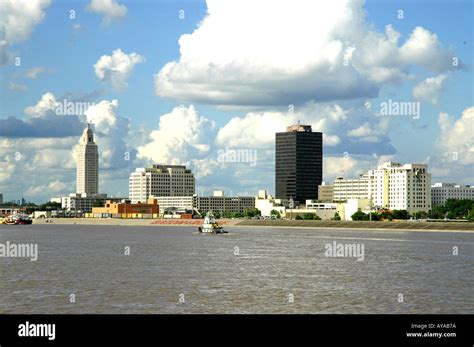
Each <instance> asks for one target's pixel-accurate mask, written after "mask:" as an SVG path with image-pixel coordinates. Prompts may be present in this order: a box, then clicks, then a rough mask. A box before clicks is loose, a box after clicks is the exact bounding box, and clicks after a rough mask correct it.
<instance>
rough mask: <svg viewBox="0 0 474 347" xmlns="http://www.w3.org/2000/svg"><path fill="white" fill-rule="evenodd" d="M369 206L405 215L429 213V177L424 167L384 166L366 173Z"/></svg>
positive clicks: (391, 163)
mask: <svg viewBox="0 0 474 347" xmlns="http://www.w3.org/2000/svg"><path fill="white" fill-rule="evenodd" d="M368 175H369V177H370V180H371V184H370V190H371V193H370V192H369V194H370V195H371V200H372V206H375V207H379V208H388V209H390V210H407V211H408V212H409V213H414V212H419V211H425V212H428V211H430V210H431V174H430V173H428V166H427V165H424V164H405V165H402V164H400V163H393V162H389V163H384V164H382V165H379V166H378V168H377V170H369V172H368Z"/></svg>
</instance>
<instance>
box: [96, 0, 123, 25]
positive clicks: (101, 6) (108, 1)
mask: <svg viewBox="0 0 474 347" xmlns="http://www.w3.org/2000/svg"><path fill="white" fill-rule="evenodd" d="M87 9H88V10H89V11H92V12H96V13H99V14H101V15H103V16H104V19H103V22H104V24H110V23H111V22H113V21H115V20H119V19H122V18H124V17H125V16H126V15H127V12H128V10H127V7H126V6H125V5H122V4H119V3H118V2H117V1H116V0H91V2H90V3H89V4H88V5H87Z"/></svg>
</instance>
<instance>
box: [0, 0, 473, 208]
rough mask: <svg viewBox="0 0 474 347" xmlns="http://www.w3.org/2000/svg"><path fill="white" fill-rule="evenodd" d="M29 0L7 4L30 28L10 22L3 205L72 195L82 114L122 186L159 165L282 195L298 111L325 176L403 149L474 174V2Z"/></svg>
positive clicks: (216, 185) (114, 188) (403, 153)
mask: <svg viewBox="0 0 474 347" xmlns="http://www.w3.org/2000/svg"><path fill="white" fill-rule="evenodd" d="M30 3H31V7H30V10H29V11H27V10H25V8H26V7H23V6H25V5H24V2H22V1H16V2H8V1H6V2H5V3H2V6H3V7H4V8H3V10H4V12H5V13H7V14H8V13H16V12H17V11H20V12H21V11H23V12H24V24H25V25H24V26H22V27H19V26H18V25H17V23H15V22H11V21H10V19H8V18H9V17H8V16H5V17H4V18H2V19H1V21H2V23H1V24H2V27H4V28H5V30H4V32H3V33H2V34H1V35H2V36H1V38H2V39H3V40H4V41H5V45H3V46H2V47H1V48H0V49H1V52H0V53H1V55H0V56H1V63H2V66H1V69H2V86H1V87H0V88H1V90H2V98H1V106H2V107H1V111H0V144H1V146H0V192H1V193H3V195H4V200H5V201H7V200H18V199H20V197H21V196H22V195H23V196H24V197H25V198H26V199H27V200H29V201H33V202H42V201H47V200H49V198H50V197H52V196H61V195H67V194H68V193H70V192H73V191H75V184H76V182H75V174H74V173H75V170H76V157H75V153H76V151H77V146H78V138H79V137H80V134H81V133H82V131H83V129H84V127H85V126H86V124H87V123H91V124H92V127H93V129H94V131H95V132H96V134H97V144H98V146H99V148H100V150H99V169H100V179H99V180H100V181H99V186H100V187H101V188H100V190H101V192H105V193H108V194H109V195H112V196H127V195H128V190H127V188H128V178H129V175H130V173H131V172H133V171H134V170H135V168H137V167H146V166H147V165H149V164H176V165H178V164H179V165H186V166H187V167H189V168H191V169H192V170H193V173H195V175H196V183H197V184H196V193H198V194H201V193H202V192H205V193H210V192H212V191H213V190H217V189H223V190H225V191H228V192H230V191H232V192H233V193H234V194H233V195H240V194H242V195H243V193H244V192H249V193H250V194H254V193H255V192H256V191H258V189H261V188H265V189H268V190H269V191H270V192H272V193H274V192H275V187H274V184H273V182H274V165H275V162H274V136H275V133H277V132H283V131H285V128H286V126H288V125H291V124H296V123H297V121H298V120H300V121H301V122H302V123H304V124H309V125H311V126H312V128H313V130H314V131H318V132H323V133H324V139H323V142H324V149H325V152H324V156H323V157H324V161H323V168H324V172H323V181H326V182H331V181H332V180H334V179H335V178H336V177H338V176H344V177H347V178H355V177H357V176H358V175H359V174H360V173H362V172H364V171H366V170H367V169H369V168H375V167H376V166H377V165H378V164H380V163H383V162H387V161H391V160H392V161H396V162H402V163H420V164H422V163H423V164H428V166H429V169H430V172H431V173H432V175H433V179H432V181H433V182H456V183H458V184H473V183H474V182H473V178H474V174H473V172H474V166H473V165H474V128H473V127H474V126H473V123H474V108H473V106H474V103H473V100H472V85H473V80H472V73H471V72H472V71H471V68H472V61H473V56H472V42H473V40H472V39H473V37H472V36H473V35H472V30H470V19H469V13H472V3H470V2H469V1H459V2H456V3H444V2H433V3H432V4H431V5H430V6H422V4H417V3H411V2H401V3H397V4H395V3H390V2H387V3H384V4H380V3H377V2H376V1H366V2H362V1H352V2H346V1H336V2H334V3H332V2H331V3H317V2H304V1H301V2H296V3H295V2H284V1H283V2H280V3H278V4H277V5H275V4H270V3H266V2H265V1H262V2H259V3H257V4H256V3H251V2H245V1H244V2H241V1H240V2H229V3H228V4H227V5H226V6H222V5H219V2H215V1H208V2H204V1H196V2H183V3H180V2H176V3H170V2H160V1H158V2H157V3H156V7H154V6H155V4H153V3H150V2H141V1H138V2H131V1H110V2H108V4H109V5H110V6H103V7H98V6H96V5H95V4H96V3H97V2H96V1H87V2H78V3H73V4H71V3H68V2H66V1H54V2H51V1H47V0H44V1H31V2H30ZM270 9H271V10H270ZM71 11H73V12H71ZM400 11H401V12H400ZM244 18H245V20H244ZM282 22H283V23H286V24H288V25H283V26H282V25H280V24H281V23H282ZM145 28H146V29H145ZM263 28H267V29H265V30H264V29H263ZM137 37H139V38H140V39H139V40H137V39H136V38H137ZM51 42H54V44H52V43H51ZM262 42H263V43H262ZM309 42H311V43H312V44H310V43H309ZM214 43H219V44H218V45H216V44H214ZM45 47H46V48H47V49H44V48H45ZM58 57H61V58H60V59H58ZM18 58H20V60H18ZM223 76H225V78H224V77H223ZM229 149H230V150H239V151H240V150H242V151H245V150H248V151H251V153H252V154H253V153H255V154H254V155H253V156H252V158H250V159H251V160H250V159H249V158H247V159H246V157H245V156H242V158H243V159H239V160H238V161H232V160H230V159H229V156H228V155H226V156H224V155H221V154H222V153H224V152H225V153H228V151H229Z"/></svg>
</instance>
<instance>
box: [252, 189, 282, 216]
mask: <svg viewBox="0 0 474 347" xmlns="http://www.w3.org/2000/svg"><path fill="white" fill-rule="evenodd" d="M255 208H257V209H258V210H259V211H260V212H261V214H262V216H263V217H270V216H271V212H272V211H273V210H275V211H278V213H279V214H280V216H281V217H285V213H286V208H285V206H284V205H283V203H282V201H281V199H275V198H273V196H271V195H270V194H268V193H267V191H266V190H263V189H262V190H259V191H258V194H257V196H256V197H255Z"/></svg>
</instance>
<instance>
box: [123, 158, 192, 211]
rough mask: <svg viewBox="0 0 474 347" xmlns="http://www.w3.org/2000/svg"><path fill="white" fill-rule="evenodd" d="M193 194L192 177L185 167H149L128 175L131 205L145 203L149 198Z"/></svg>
mask: <svg viewBox="0 0 474 347" xmlns="http://www.w3.org/2000/svg"><path fill="white" fill-rule="evenodd" d="M194 193H195V180H194V175H193V173H192V172H191V170H190V169H186V167H185V166H181V165H151V166H149V167H147V168H138V169H136V170H135V172H132V173H131V174H130V178H129V198H130V200H131V201H132V203H137V202H139V201H141V202H143V201H147V200H148V198H150V197H164V196H180V197H182V196H193V194H194Z"/></svg>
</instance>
